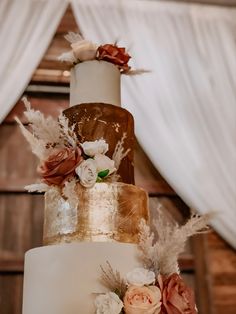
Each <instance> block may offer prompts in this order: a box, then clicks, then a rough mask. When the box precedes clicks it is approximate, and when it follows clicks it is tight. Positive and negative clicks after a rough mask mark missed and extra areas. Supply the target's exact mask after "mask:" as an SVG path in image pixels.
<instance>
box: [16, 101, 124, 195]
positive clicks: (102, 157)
mask: <svg viewBox="0 0 236 314" xmlns="http://www.w3.org/2000/svg"><path fill="white" fill-rule="evenodd" d="M23 101H24V102H25V105H26V111H25V112H24V114H25V116H26V117H27V119H28V121H29V128H30V130H28V129H27V128H26V127H25V126H24V125H23V124H22V123H21V122H20V121H19V119H17V118H16V121H17V122H18V124H19V125H20V128H21V130H22V133H23V135H24V136H25V138H26V139H27V141H28V142H29V143H30V145H31V148H32V151H33V153H34V154H35V155H36V156H37V157H38V158H39V160H40V162H39V166H38V173H39V174H40V176H41V182H40V184H35V185H31V186H28V187H27V188H28V190H30V191H40V192H42V191H46V190H47V189H48V187H58V188H61V189H62V188H64V187H65V186H66V185H67V187H68V183H69V182H71V181H73V182H74V185H75V184H77V183H79V184H81V185H82V186H83V187H85V188H91V187H93V185H94V184H95V183H96V182H102V181H105V180H108V178H109V179H110V180H114V181H116V180H117V177H118V176H117V175H116V171H117V170H118V168H119V165H120V162H121V159H123V158H124V157H125V156H126V154H127V153H128V150H127V151H126V152H124V149H123V145H122V143H123V141H124V138H125V136H126V135H125V134H124V136H123V138H122V139H121V140H120V141H119V142H118V143H117V146H116V148H115V151H114V154H113V156H112V158H109V157H108V156H107V155H106V153H107V152H108V149H109V146H108V144H107V143H106V141H105V140H104V139H97V140H95V141H85V142H83V143H80V142H79V141H78V139H77V136H76V134H75V132H74V126H69V121H68V119H67V118H66V117H65V116H64V115H63V114H60V116H59V118H58V120H56V119H55V120H54V119H53V118H52V117H47V118H45V117H44V115H43V114H42V113H41V112H40V111H35V110H33V109H31V107H30V103H29V102H28V101H27V99H23ZM112 176H113V177H112Z"/></svg>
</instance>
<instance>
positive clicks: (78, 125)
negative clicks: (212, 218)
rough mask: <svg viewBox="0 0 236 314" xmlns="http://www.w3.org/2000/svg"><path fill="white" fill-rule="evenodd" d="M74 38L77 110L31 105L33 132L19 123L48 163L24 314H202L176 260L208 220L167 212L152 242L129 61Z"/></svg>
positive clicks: (73, 103)
mask: <svg viewBox="0 0 236 314" xmlns="http://www.w3.org/2000/svg"><path fill="white" fill-rule="evenodd" d="M68 39H69V40H70V42H71V46H72V51H70V52H68V53H66V54H64V55H63V57H62V59H64V61H69V62H70V63H71V64H72V65H73V67H72V70H71V85H70V107H69V108H68V109H66V110H64V112H63V113H62V114H61V115H60V116H59V118H58V120H54V119H52V118H51V117H47V118H45V117H44V116H43V115H42V114H41V113H40V112H39V111H34V110H33V109H31V108H30V104H29V103H28V102H27V101H25V103H26V108H27V110H26V112H25V115H26V117H27V118H28V120H29V126H30V131H29V130H28V129H27V128H26V127H24V126H23V125H22V124H21V122H20V121H19V120H18V119H17V121H18V123H19V124H20V127H21V130H22V132H23V134H24V136H25V137H26V139H27V140H28V142H29V143H30V145H31V147H32V151H33V152H34V153H35V154H36V155H37V156H38V157H39V159H40V164H39V168H38V171H39V173H40V174H41V176H42V180H41V182H40V183H38V184H35V185H31V186H28V190H29V191H41V192H45V215H44V235H43V241H44V245H45V246H42V247H40V248H35V249H32V250H30V251H29V252H27V253H26V256H25V275H24V297H23V314H80V313H81V314H92V313H97V314H120V313H126V314H172V313H175V314H196V313H197V312H196V308H195V302H194V298H193V294H192V291H191V289H189V288H188V287H187V286H186V285H185V283H184V282H183V280H182V278H181V277H180V275H179V267H178V262H177V258H178V255H179V254H180V253H181V252H182V250H183V248H184V243H185V241H186V239H187V238H188V237H189V236H190V235H193V234H194V233H196V232H199V230H202V229H203V228H204V227H205V226H206V219H205V217H203V218H201V217H198V216H193V217H192V218H191V219H190V221H189V222H187V223H186V225H185V226H183V227H181V226H178V225H177V224H176V223H173V224H171V223H170V222H166V220H165V219H164V218H163V216H162V215H161V214H160V215H159V218H158V219H157V221H156V222H155V223H154V227H155V228H154V229H153V230H154V232H155V233H156V234H155V237H154V234H153V232H152V231H151V230H150V227H149V211H148V204H147V203H148V200H147V194H146V192H145V191H144V190H142V189H141V188H138V187H136V186H135V185H134V167H133V150H134V121H133V117H132V115H131V114H130V113H129V112H128V111H127V110H125V109H123V108H121V107H120V75H121V73H124V74H129V72H130V71H131V70H130V67H129V66H128V61H129V58H130V56H129V55H128V54H127V53H126V51H125V49H124V48H119V47H117V46H116V45H103V46H99V47H98V46H96V45H94V44H92V43H90V42H87V41H85V40H82V39H81V38H80V36H78V35H76V34H70V35H69V36H68ZM134 72H135V71H134ZM138 72H140V71H138ZM133 74H134V73H133ZM154 238H158V241H156V242H155V239H154ZM138 249H139V254H138Z"/></svg>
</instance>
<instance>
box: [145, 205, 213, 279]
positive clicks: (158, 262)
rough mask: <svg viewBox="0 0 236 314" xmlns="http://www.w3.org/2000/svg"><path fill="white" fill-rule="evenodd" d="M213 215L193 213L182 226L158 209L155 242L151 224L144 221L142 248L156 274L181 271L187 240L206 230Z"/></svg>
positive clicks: (146, 260)
mask: <svg viewBox="0 0 236 314" xmlns="http://www.w3.org/2000/svg"><path fill="white" fill-rule="evenodd" d="M210 217H211V215H210V214H206V215H203V216H198V215H192V216H191V218H190V219H189V220H188V221H187V222H186V224H184V225H183V226H180V225H179V224H178V223H176V222H170V221H167V220H166V218H165V217H164V214H163V213H162V212H161V211H160V210H158V218H157V219H156V220H155V221H154V223H153V225H154V228H155V232H156V234H157V241H156V242H155V243H153V239H154V234H153V233H152V232H151V229H150V227H149V226H147V225H145V222H142V224H141V225H140V229H141V232H140V244H139V247H140V250H141V252H142V257H143V260H144V262H146V263H147V264H148V266H149V267H150V268H152V269H153V270H154V271H155V273H156V274H158V273H161V274H167V275H169V274H172V273H179V265H178V257H179V255H180V254H181V253H182V252H183V251H184V247H185V244H186V241H187V239H188V238H189V237H191V236H193V235H194V234H198V233H202V232H206V230H207V228H208V226H207V225H208V223H209V219H210Z"/></svg>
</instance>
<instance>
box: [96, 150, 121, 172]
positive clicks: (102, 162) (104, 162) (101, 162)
mask: <svg viewBox="0 0 236 314" xmlns="http://www.w3.org/2000/svg"><path fill="white" fill-rule="evenodd" d="M94 161H95V162H96V165H97V172H100V171H103V170H107V169H108V170H109V172H108V174H111V173H113V172H115V171H116V168H115V162H114V160H112V159H111V158H109V157H107V156H105V155H102V154H97V155H95V156H94Z"/></svg>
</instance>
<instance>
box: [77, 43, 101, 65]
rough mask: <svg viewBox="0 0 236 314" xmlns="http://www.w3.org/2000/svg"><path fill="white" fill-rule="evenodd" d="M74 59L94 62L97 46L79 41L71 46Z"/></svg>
mask: <svg viewBox="0 0 236 314" xmlns="http://www.w3.org/2000/svg"><path fill="white" fill-rule="evenodd" d="M71 48H72V51H73V54H74V56H75V58H76V59H77V60H79V61H87V60H94V59H95V57H96V53H97V48H98V46H97V45H95V44H93V43H92V42H90V41H88V40H80V41H77V42H75V43H72V44H71Z"/></svg>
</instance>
